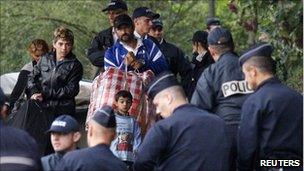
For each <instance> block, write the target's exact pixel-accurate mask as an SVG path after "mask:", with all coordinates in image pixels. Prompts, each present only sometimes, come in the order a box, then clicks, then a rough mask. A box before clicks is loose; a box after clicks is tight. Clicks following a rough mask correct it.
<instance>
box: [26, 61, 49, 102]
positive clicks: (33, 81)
mask: <svg viewBox="0 0 304 171" xmlns="http://www.w3.org/2000/svg"><path fill="white" fill-rule="evenodd" d="M44 58H45V57H44V56H42V57H41V59H40V60H39V62H38V63H37V65H35V66H34V69H33V71H32V72H31V73H30V74H29V76H28V81H27V88H28V90H29V97H31V96H32V95H33V94H36V93H40V91H41V85H40V82H39V78H40V77H41V62H42V61H43V60H44Z"/></svg>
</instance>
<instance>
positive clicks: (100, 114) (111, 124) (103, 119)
mask: <svg viewBox="0 0 304 171" xmlns="http://www.w3.org/2000/svg"><path fill="white" fill-rule="evenodd" d="M92 119H93V120H94V121H95V122H97V123H98V124H99V125H101V126H103V127H106V128H115V127H116V119H115V115H114V110H113V108H112V107H111V106H103V107H102V108H101V109H98V110H97V111H96V112H95V115H94V116H93V117H92Z"/></svg>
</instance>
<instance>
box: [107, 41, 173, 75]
mask: <svg viewBox="0 0 304 171" xmlns="http://www.w3.org/2000/svg"><path fill="white" fill-rule="evenodd" d="M137 41H139V44H138V46H139V47H138V48H137V51H135V53H134V54H135V57H136V59H137V60H139V61H141V62H142V63H143V64H144V66H143V67H141V68H140V69H139V72H144V71H146V70H149V69H150V70H152V71H153V72H154V74H155V75H158V74H159V73H161V72H163V71H165V70H168V69H169V68H168V65H167V62H166V60H165V57H164V55H163V54H162V52H161V51H160V50H159V48H158V47H157V46H156V44H155V43H153V42H152V40H150V39H144V40H142V39H137ZM127 53H128V50H127V49H126V48H125V47H124V45H123V44H122V43H121V42H120V41H117V42H116V43H115V44H114V45H113V46H112V47H111V48H110V49H108V50H107V51H106V53H105V59H104V68H105V70H106V69H108V68H109V67H117V68H119V69H121V70H124V69H125V67H126V66H125V64H124V58H125V56H126V54H127ZM127 70H128V71H132V70H133V68H131V67H128V68H127Z"/></svg>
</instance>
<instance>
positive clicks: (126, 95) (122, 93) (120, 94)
mask: <svg viewBox="0 0 304 171" xmlns="http://www.w3.org/2000/svg"><path fill="white" fill-rule="evenodd" d="M119 97H123V98H128V99H130V100H131V101H132V100H133V96H132V94H131V93H130V92H129V91H127V90H120V91H119V92H117V93H116V94H115V101H118V99H119Z"/></svg>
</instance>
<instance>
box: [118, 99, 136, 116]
mask: <svg viewBox="0 0 304 171" xmlns="http://www.w3.org/2000/svg"><path fill="white" fill-rule="evenodd" d="M116 106H117V110H118V112H120V113H122V114H127V113H128V111H129V109H130V107H131V106H132V101H131V99H129V98H127V97H119V98H118V100H117V102H116Z"/></svg>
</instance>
